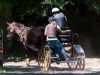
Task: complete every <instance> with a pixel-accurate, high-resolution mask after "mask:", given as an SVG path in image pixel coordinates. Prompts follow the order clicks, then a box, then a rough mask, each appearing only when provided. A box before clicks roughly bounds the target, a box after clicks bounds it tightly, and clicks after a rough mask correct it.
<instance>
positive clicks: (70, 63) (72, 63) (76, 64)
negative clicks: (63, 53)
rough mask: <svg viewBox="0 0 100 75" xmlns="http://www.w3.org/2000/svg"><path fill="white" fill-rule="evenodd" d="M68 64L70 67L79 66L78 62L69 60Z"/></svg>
mask: <svg viewBox="0 0 100 75" xmlns="http://www.w3.org/2000/svg"><path fill="white" fill-rule="evenodd" d="M67 65H68V67H69V68H70V69H76V68H77V66H78V62H67Z"/></svg>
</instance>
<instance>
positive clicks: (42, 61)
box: [38, 48, 45, 70]
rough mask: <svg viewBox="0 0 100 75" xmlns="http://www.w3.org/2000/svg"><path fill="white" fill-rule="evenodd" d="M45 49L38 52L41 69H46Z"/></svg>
mask: <svg viewBox="0 0 100 75" xmlns="http://www.w3.org/2000/svg"><path fill="white" fill-rule="evenodd" d="M44 60H45V51H44V48H42V49H41V50H40V52H39V54H38V65H39V67H40V69H41V70H44Z"/></svg>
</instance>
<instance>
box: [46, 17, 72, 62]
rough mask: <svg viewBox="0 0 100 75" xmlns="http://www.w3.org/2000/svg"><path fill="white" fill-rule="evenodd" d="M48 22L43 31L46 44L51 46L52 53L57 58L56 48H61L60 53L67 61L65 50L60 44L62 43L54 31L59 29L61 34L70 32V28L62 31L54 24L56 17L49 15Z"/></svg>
mask: <svg viewBox="0 0 100 75" xmlns="http://www.w3.org/2000/svg"><path fill="white" fill-rule="evenodd" d="M48 22H49V24H48V25H47V26H46V28H45V32H44V35H45V36H47V38H46V41H47V43H48V45H52V46H53V49H54V53H55V56H56V57H57V58H59V54H58V50H57V48H59V49H60V50H61V52H62V54H63V55H64V58H65V60H66V61H68V57H67V55H66V51H65V49H64V47H63V46H62V44H61V43H60V41H59V40H58V39H57V37H56V31H59V32H60V33H61V34H65V33H67V32H70V30H64V31H62V30H61V29H60V27H59V26H58V25H57V24H56V19H55V18H54V17H50V18H49V19H48ZM53 44H55V45H56V46H55V45H53Z"/></svg>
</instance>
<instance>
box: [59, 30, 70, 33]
mask: <svg viewBox="0 0 100 75" xmlns="http://www.w3.org/2000/svg"><path fill="white" fill-rule="evenodd" d="M68 32H70V30H61V31H60V33H61V34H65V33H68Z"/></svg>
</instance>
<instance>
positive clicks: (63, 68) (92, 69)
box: [1, 58, 100, 75]
mask: <svg viewBox="0 0 100 75" xmlns="http://www.w3.org/2000/svg"><path fill="white" fill-rule="evenodd" d="M30 65H31V66H30V68H26V67H25V61H21V62H4V64H3V66H4V67H9V68H14V71H13V72H12V71H11V72H10V71H9V72H6V73H4V72H1V75H7V74H9V75H12V74H14V75H15V74H17V75H20V74H21V75H23V74H24V75H31V74H32V75H37V74H40V73H41V74H47V75H48V74H60V75H66V74H68V75H69V74H70V75H73V74H74V75H89V74H90V75H91V74H92V75H100V59H99V58H86V59H85V69H84V70H79V69H76V70H70V69H69V68H68V66H67V63H61V64H59V65H57V64H56V63H52V64H51V67H50V70H49V71H48V72H44V71H41V70H40V68H39V67H38V63H37V62H36V60H32V61H31V62H30ZM34 73H35V74H34ZM65 73H66V74H65Z"/></svg>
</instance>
